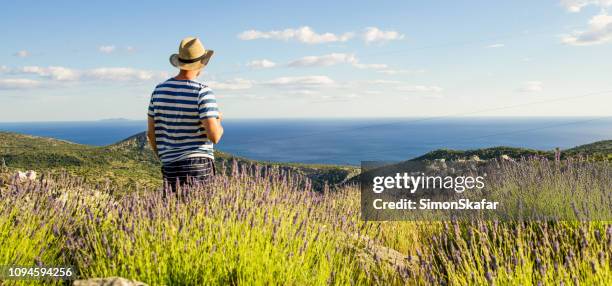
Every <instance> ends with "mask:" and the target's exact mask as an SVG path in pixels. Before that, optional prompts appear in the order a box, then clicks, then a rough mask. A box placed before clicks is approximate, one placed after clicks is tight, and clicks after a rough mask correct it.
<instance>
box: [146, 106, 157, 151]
mask: <svg viewBox="0 0 612 286" xmlns="http://www.w3.org/2000/svg"><path fill="white" fill-rule="evenodd" d="M147 117H148V118H149V121H148V128H147V138H148V139H149V145H151V149H153V153H155V156H158V155H157V143H156V142H155V119H153V117H152V116H147ZM158 157H159V156H158Z"/></svg>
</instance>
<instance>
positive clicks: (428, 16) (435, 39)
mask: <svg viewBox="0 0 612 286" xmlns="http://www.w3.org/2000/svg"><path fill="white" fill-rule="evenodd" d="M136 2H137V1H96V2H91V1H45V2H42V1H18V2H17V1H15V2H14V3H10V4H4V5H3V9H2V11H1V12H0V26H1V27H2V30H0V31H1V32H0V33H1V36H2V39H3V41H2V42H3V43H2V45H0V121H49V120H95V119H105V118H118V117H120V118H129V119H144V118H145V113H146V112H145V111H146V105H147V102H148V98H149V96H150V93H151V90H152V89H153V87H154V86H155V84H156V83H158V82H160V81H163V80H164V79H166V78H168V77H170V76H172V75H173V74H174V73H175V72H176V71H175V69H174V68H173V67H172V66H170V65H169V63H168V57H169V55H170V54H171V53H174V52H176V50H177V47H178V43H179V41H180V39H181V38H183V37H186V36H197V37H199V38H200V39H201V40H202V42H203V43H204V44H205V46H206V47H207V48H210V49H213V50H215V56H214V57H213V59H212V60H211V62H210V63H209V65H208V67H207V68H206V69H205V73H204V74H203V75H202V76H201V77H200V80H202V81H204V82H207V83H208V84H209V85H210V86H211V87H212V88H213V89H214V90H215V91H216V94H217V97H218V100H219V104H220V108H221V110H222V111H223V112H224V115H225V117H226V118H285V117H307V118H317V117H414V116H440V115H462V114H466V115H468V114H469V115H472V116H475V115H476V116H606V115H611V112H610V111H609V110H610V109H609V106H612V92H601V91H610V90H612V84H611V82H612V81H610V80H609V78H610V75H611V74H612V56H610V54H611V52H612V15H611V14H612V0H561V1H559V0H556V1H552V0H551V1H419V2H417V1H299V2H298V1H292V2H290V1H248V2H247V1H244V2H238V1H207V2H203V1H193V2H190V1H181V2H180V3H181V4H180V7H179V6H178V5H177V6H172V4H170V3H169V2H167V1H164V2H162V1H159V2H153V1H149V2H147V4H142V3H141V2H140V3H136ZM594 92H601V93H597V94H591V93H594ZM589 94H590V95H589ZM582 95H585V96H582ZM512 106H516V107H512Z"/></svg>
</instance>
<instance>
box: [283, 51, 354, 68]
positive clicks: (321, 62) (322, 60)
mask: <svg viewBox="0 0 612 286" xmlns="http://www.w3.org/2000/svg"><path fill="white" fill-rule="evenodd" d="M355 62H357V59H356V58H355V56H354V55H351V54H342V53H332V54H328V55H322V56H308V57H303V58H301V59H298V60H294V61H292V62H290V63H289V64H287V65H288V66H290V67H315V66H333V65H337V64H341V63H351V64H352V63H355Z"/></svg>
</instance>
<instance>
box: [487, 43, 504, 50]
mask: <svg viewBox="0 0 612 286" xmlns="http://www.w3.org/2000/svg"><path fill="white" fill-rule="evenodd" d="M505 46H506V45H504V44H501V43H497V44H491V45H488V46H486V48H489V49H495V48H503V47H505Z"/></svg>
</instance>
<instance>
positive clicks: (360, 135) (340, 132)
mask: <svg viewBox="0 0 612 286" xmlns="http://www.w3.org/2000/svg"><path fill="white" fill-rule="evenodd" d="M223 126H224V129H225V133H224V136H223V138H222V140H221V142H220V144H218V145H217V146H215V147H216V148H217V149H218V150H221V151H224V152H228V153H231V154H234V155H237V156H241V157H245V158H249V159H254V160H263V161H273V162H297V163H310V164H313V163H314V164H341V165H359V164H360V162H361V161H400V160H406V159H410V158H414V157H417V156H420V155H423V154H425V153H427V152H429V151H432V150H435V149H440V148H447V149H460V150H466V149H474V148H484V147H494V146H511V147H526V148H534V149H540V150H552V149H554V148H556V147H559V148H562V149H565V148H571V147H574V146H577V145H582V144H587V143H591V142H594V141H598V140H608V139H612V117H531V118H527V117H490V118H483V117H477V118H476V117H475V118H464V117H461V118H391V119H234V120H232V119H227V120H224V121H223ZM145 129H146V122H145V121H138V120H100V121H83V122H12V123H0V131H11V132H18V133H24V134H30V135H36V136H45V137H52V138H57V139H63V140H68V141H72V142H75V143H80V144H88V145H97V146H104V145H109V144H113V143H115V142H117V141H120V140H122V139H125V138H126V137H129V136H131V135H134V134H136V133H138V132H142V131H144V130H145ZM0 147H1V146H0Z"/></svg>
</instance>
